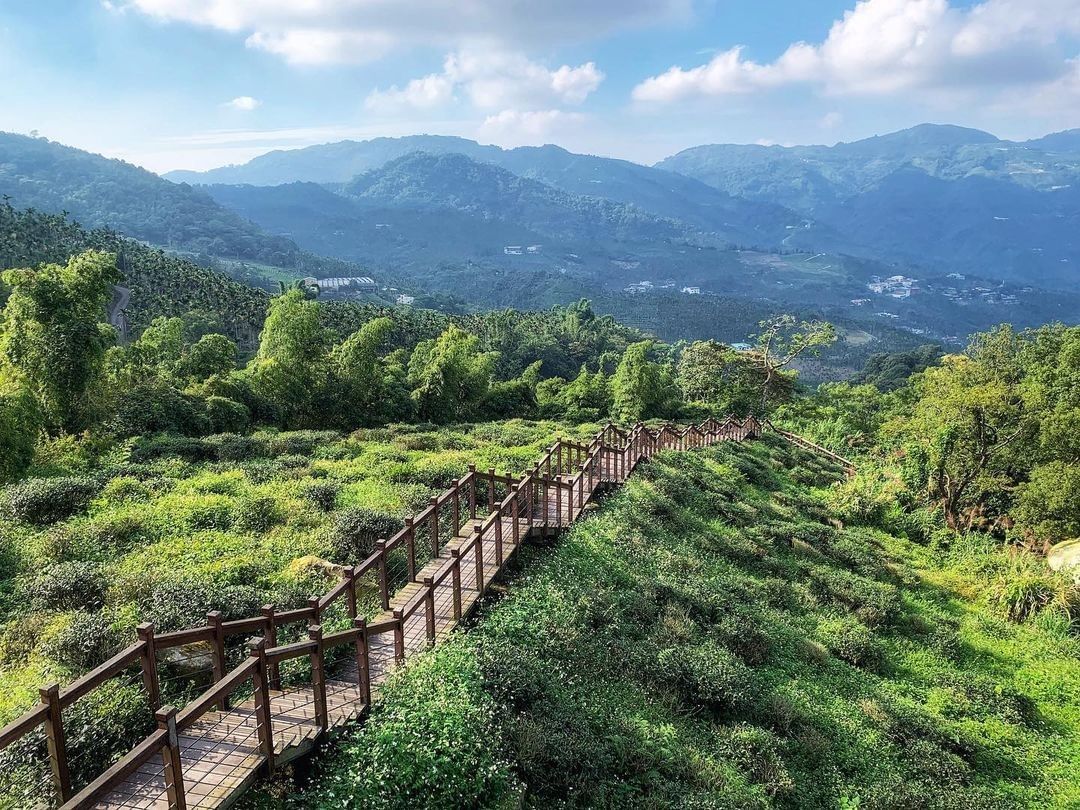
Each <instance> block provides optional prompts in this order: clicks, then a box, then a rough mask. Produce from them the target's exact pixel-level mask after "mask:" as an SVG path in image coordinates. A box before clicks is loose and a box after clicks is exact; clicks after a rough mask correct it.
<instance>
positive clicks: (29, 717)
mask: <svg viewBox="0 0 1080 810" xmlns="http://www.w3.org/2000/svg"><path fill="white" fill-rule="evenodd" d="M48 713H49V710H48V708H46V706H45V705H44V704H43V703H39V704H38V705H37V706H35V707H34V708H32V709H31V710H30V711H28V712H26V714H24V715H22V716H21V717H17V718H15V719H14V720H12V721H11V722H10V723H8V724H7V725H6V726H4V727H3V728H0V749H4V748H7V746H9V745H11V743H13V742H15V741H16V740H18V739H21V738H22V737H24V736H26V735H27V734H29V733H30V732H31V731H33V730H34V729H35V728H37V727H38V726H40V725H41V724H42V723H44V722H45V717H46V715H48Z"/></svg>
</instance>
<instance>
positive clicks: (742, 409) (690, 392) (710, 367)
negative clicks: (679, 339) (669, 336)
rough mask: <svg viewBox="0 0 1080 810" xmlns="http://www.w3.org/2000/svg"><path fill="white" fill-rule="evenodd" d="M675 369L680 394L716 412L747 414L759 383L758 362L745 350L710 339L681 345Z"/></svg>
mask: <svg viewBox="0 0 1080 810" xmlns="http://www.w3.org/2000/svg"><path fill="white" fill-rule="evenodd" d="M676 371H677V381H678V386H679V390H680V391H681V392H682V395H683V397H684V398H685V399H686V400H687V401H688V402H700V403H703V404H705V405H708V406H709V407H710V408H711V409H712V410H713V411H714V412H716V413H725V414H727V413H731V414H736V415H739V416H745V415H746V414H749V413H750V412H751V411H753V410H754V405H755V403H756V402H757V401H758V397H759V396H760V392H761V387H762V384H763V381H762V374H761V369H760V367H759V365H758V364H756V363H755V362H754V361H753V360H752V359H751V358H750V357H749V356H747V354H746V353H745V352H737V351H735V350H734V349H732V348H731V347H730V346H725V345H724V344H722V343H717V342H716V341H714V340H704V341H697V342H695V343H692V344H690V345H689V346H687V347H686V348H684V349H683V350H682V352H681V353H680V354H679V361H678V363H677V365H676Z"/></svg>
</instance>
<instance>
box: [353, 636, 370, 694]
mask: <svg viewBox="0 0 1080 810" xmlns="http://www.w3.org/2000/svg"><path fill="white" fill-rule="evenodd" d="M353 626H354V627H355V628H356V630H357V634H356V685H357V686H358V687H359V688H360V700H362V701H363V702H364V704H365V705H368V706H370V705H371V663H370V661H369V659H368V643H367V620H366V619H364V618H363V617H359V618H356V619H353Z"/></svg>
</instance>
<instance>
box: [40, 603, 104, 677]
mask: <svg viewBox="0 0 1080 810" xmlns="http://www.w3.org/2000/svg"><path fill="white" fill-rule="evenodd" d="M121 646H122V640H121V637H120V634H119V633H118V632H117V631H116V629H115V628H114V627H113V626H112V622H111V621H110V620H109V619H108V618H107V617H106V616H105V615H104V614H102V613H85V612H78V613H73V614H71V621H70V623H69V624H67V625H66V626H65V627H63V628H62V629H60V630H59V631H58V632H57V633H56V635H54V636H52V637H51V638H49V639H48V640H47V641H46V642H45V644H44V648H45V654H46V655H47V656H48V657H49V658H51V659H53V660H54V661H56V662H57V663H59V664H62V665H63V666H65V667H69V668H70V669H73V670H76V671H82V670H88V669H93V668H94V667H96V666H97V665H98V664H100V663H102V662H103V661H105V660H107V659H108V658H109V657H110V656H112V655H114V654H115V653H117V652H119V651H120V648H121Z"/></svg>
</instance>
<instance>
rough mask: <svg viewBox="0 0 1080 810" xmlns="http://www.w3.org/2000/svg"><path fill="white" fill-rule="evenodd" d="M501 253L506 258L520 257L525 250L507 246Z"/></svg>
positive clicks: (516, 246)
mask: <svg viewBox="0 0 1080 810" xmlns="http://www.w3.org/2000/svg"><path fill="white" fill-rule="evenodd" d="M503 253H505V254H506V255H507V256H521V255H523V254H524V253H525V249H524V248H523V247H522V246H521V245H507V246H506V247H504V248H503Z"/></svg>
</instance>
